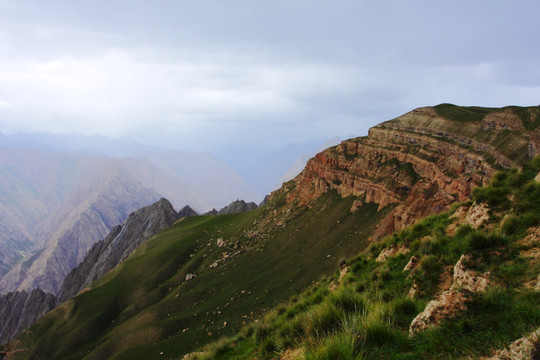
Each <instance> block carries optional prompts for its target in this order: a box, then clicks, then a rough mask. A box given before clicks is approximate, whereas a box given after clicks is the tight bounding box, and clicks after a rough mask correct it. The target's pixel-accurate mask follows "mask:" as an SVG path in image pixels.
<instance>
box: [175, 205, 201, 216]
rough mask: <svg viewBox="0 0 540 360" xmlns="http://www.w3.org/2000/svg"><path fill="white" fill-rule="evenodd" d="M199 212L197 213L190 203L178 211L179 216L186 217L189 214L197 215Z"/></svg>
mask: <svg viewBox="0 0 540 360" xmlns="http://www.w3.org/2000/svg"><path fill="white" fill-rule="evenodd" d="M197 215H199V213H197V212H196V211H195V210H193V209H192V208H191V207H190V206H189V205H186V206H184V207H183V208H182V209H181V210H180V211H179V212H178V218H179V219H181V218H185V217H188V216H197Z"/></svg>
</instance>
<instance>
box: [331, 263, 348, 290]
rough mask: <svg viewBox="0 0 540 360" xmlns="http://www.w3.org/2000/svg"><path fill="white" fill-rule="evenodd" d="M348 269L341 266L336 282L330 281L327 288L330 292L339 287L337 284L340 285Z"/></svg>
mask: <svg viewBox="0 0 540 360" xmlns="http://www.w3.org/2000/svg"><path fill="white" fill-rule="evenodd" d="M349 270H350V267H349V266H342V267H341V270H340V271H339V279H337V281H332V283H331V284H330V286H329V288H330V290H332V291H334V290H336V289H337V288H338V287H339V284H341V282H342V280H343V277H344V276H345V275H346V274H347V273H348V272H349Z"/></svg>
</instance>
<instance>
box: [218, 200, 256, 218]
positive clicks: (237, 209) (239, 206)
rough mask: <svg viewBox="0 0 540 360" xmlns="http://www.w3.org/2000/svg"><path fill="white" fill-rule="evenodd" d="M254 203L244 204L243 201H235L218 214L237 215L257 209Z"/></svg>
mask: <svg viewBox="0 0 540 360" xmlns="http://www.w3.org/2000/svg"><path fill="white" fill-rule="evenodd" d="M257 207H258V206H257V204H255V203H254V202H249V203H246V202H245V201H244V200H236V201H233V202H232V203H230V204H229V205H227V206H225V207H224V208H223V209H221V210H219V212H218V214H220V215H221V214H237V213H243V212H246V211H251V210H255V209H257Z"/></svg>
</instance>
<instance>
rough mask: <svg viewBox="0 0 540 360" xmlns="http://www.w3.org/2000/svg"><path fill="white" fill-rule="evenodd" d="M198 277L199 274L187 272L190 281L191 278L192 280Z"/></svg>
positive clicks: (187, 279) (187, 278)
mask: <svg viewBox="0 0 540 360" xmlns="http://www.w3.org/2000/svg"><path fill="white" fill-rule="evenodd" d="M196 277H197V274H191V273H189V274H186V281H189V280H192V279H195V278H196Z"/></svg>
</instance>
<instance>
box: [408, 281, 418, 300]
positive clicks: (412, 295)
mask: <svg viewBox="0 0 540 360" xmlns="http://www.w3.org/2000/svg"><path fill="white" fill-rule="evenodd" d="M419 292H420V287H419V286H418V283H417V282H416V280H413V283H412V285H411V288H410V289H409V293H408V294H407V297H408V298H411V299H414V298H415V297H416V296H418V293H419Z"/></svg>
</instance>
